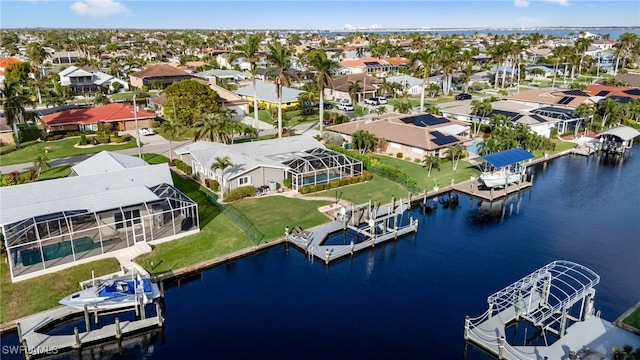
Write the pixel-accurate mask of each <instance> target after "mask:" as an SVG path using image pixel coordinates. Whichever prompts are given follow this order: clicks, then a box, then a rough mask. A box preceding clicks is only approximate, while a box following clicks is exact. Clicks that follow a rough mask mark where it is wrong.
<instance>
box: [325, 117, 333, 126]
mask: <svg viewBox="0 0 640 360" xmlns="http://www.w3.org/2000/svg"><path fill="white" fill-rule="evenodd" d="M322 123H323V124H324V125H332V124H333V118H328V119H324V120H322Z"/></svg>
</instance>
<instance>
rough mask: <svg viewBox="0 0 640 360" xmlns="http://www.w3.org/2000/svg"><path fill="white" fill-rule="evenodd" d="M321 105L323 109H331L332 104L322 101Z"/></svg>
mask: <svg viewBox="0 0 640 360" xmlns="http://www.w3.org/2000/svg"><path fill="white" fill-rule="evenodd" d="M322 107H323V108H325V109H333V104H332V103H330V102H326V101H325V102H323V103H322Z"/></svg>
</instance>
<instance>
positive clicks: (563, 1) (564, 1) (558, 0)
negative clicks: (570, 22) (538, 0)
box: [544, 0, 569, 6]
mask: <svg viewBox="0 0 640 360" xmlns="http://www.w3.org/2000/svg"><path fill="white" fill-rule="evenodd" d="M544 2H548V3H552V4H558V5H563V6H569V0H544Z"/></svg>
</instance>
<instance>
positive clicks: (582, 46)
mask: <svg viewBox="0 0 640 360" xmlns="http://www.w3.org/2000/svg"><path fill="white" fill-rule="evenodd" d="M591 44H593V39H592V38H588V37H581V38H579V39H577V40H576V42H575V43H574V46H575V48H576V51H577V52H578V53H579V54H580V64H579V65H578V76H580V75H582V63H583V62H584V55H585V54H586V52H587V50H589V46H591Z"/></svg>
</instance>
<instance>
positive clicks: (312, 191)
mask: <svg viewBox="0 0 640 360" xmlns="http://www.w3.org/2000/svg"><path fill="white" fill-rule="evenodd" d="M316 191H318V185H311V186H309V192H310V193H314V192H316Z"/></svg>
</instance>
